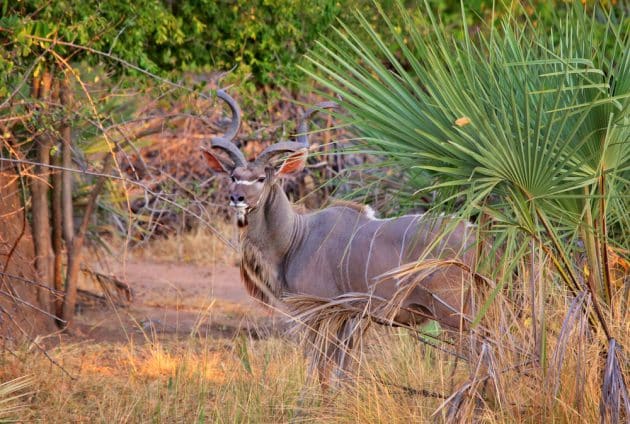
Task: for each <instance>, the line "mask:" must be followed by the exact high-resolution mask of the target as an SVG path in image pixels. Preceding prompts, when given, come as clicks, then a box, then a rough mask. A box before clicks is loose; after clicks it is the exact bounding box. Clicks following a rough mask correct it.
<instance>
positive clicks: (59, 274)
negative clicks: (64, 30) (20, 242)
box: [52, 79, 74, 325]
mask: <svg viewBox="0 0 630 424" xmlns="http://www.w3.org/2000/svg"><path fill="white" fill-rule="evenodd" d="M69 94H70V93H69V87H68V84H67V80H66V79H62V80H61V81H60V88H59V101H60V102H61V105H62V107H63V109H64V111H68V110H69V107H68V106H69V105H70V95H69ZM59 135H60V136H61V146H60V147H61V148H60V149H59V150H58V151H57V152H56V153H55V155H54V156H53V157H52V161H53V164H54V165H57V166H60V167H62V168H64V169H62V170H60V169H55V170H54V171H53V193H52V217H53V219H52V220H53V232H52V234H53V251H54V253H55V267H54V287H55V290H57V292H58V293H62V292H63V291H64V278H63V240H65V242H66V248H67V249H70V245H71V243H72V236H73V233H74V229H73V222H72V220H73V217H72V187H71V184H72V178H71V177H72V176H71V174H70V171H69V168H70V166H71V163H70V162H71V150H70V149H71V147H70V146H71V143H72V140H71V128H70V119H69V117H65V119H64V120H63V121H62V123H61V126H60V128H59ZM54 311H55V315H56V316H57V317H61V315H62V314H63V298H60V297H57V298H56V299H55V302H54ZM58 324H60V325H61V322H58Z"/></svg>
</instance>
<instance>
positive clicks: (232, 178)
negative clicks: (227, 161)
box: [230, 175, 236, 183]
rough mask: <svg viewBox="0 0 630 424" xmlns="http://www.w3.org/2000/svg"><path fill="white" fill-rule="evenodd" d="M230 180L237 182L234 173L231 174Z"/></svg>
mask: <svg viewBox="0 0 630 424" xmlns="http://www.w3.org/2000/svg"><path fill="white" fill-rule="evenodd" d="M230 180H232V182H233V183H235V182H236V177H235V176H234V175H230Z"/></svg>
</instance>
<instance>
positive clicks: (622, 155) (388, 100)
mask: <svg viewBox="0 0 630 424" xmlns="http://www.w3.org/2000/svg"><path fill="white" fill-rule="evenodd" d="M575 3H576V4H575V5H574V7H569V8H568V9H566V10H565V11H564V12H565V13H564V14H563V16H562V17H558V18H557V19H556V23H555V25H554V27H553V28H542V27H540V26H538V25H537V24H536V22H535V21H534V20H533V18H532V17H530V16H528V15H527V13H526V12H525V10H524V9H522V8H520V9H519V7H520V6H519V7H516V8H515V9H512V12H510V13H507V14H506V15H504V16H502V17H500V18H497V19H496V20H495V19H493V20H492V22H490V23H489V24H488V26H487V27H486V28H483V29H482V30H481V31H479V32H477V34H476V35H474V36H473V35H471V33H472V31H470V30H469V29H468V28H466V19H465V18H463V19H462V22H463V24H462V25H463V31H462V32H461V33H462V34H463V35H462V36H461V38H460V39H457V38H455V37H452V36H450V35H449V32H448V31H447V30H446V29H445V28H444V27H443V26H442V25H441V24H440V22H439V20H438V19H436V17H435V16H434V15H433V14H432V13H431V10H430V8H429V6H428V4H427V3H425V7H424V9H423V13H425V16H426V24H425V25H417V17H416V18H415V19H412V17H411V16H410V14H409V12H408V11H407V9H405V8H404V7H403V6H402V5H401V4H400V3H399V4H398V6H399V7H398V13H399V14H400V17H401V18H402V21H403V22H404V23H405V28H404V29H403V31H400V30H399V28H396V26H394V25H393V24H391V21H390V20H389V18H388V17H387V15H386V14H385V13H382V19H383V20H384V21H385V22H386V24H387V26H388V28H389V30H390V33H389V34H387V36H388V39H389V38H393V39H394V40H395V41H396V45H395V46H393V47H392V46H391V45H388V44H386V43H384V42H383V41H382V38H381V36H380V35H379V34H378V33H377V32H375V31H374V29H373V28H372V26H371V25H370V22H368V20H366V19H365V18H364V17H363V16H362V15H361V14H360V13H358V14H357V16H356V19H357V22H358V24H359V25H358V26H354V27H350V26H348V25H346V24H344V23H343V22H342V23H339V25H338V28H337V29H336V30H335V33H334V35H333V36H331V37H330V38H323V39H322V41H321V42H320V43H319V45H318V48H317V49H316V50H314V51H313V52H312V53H311V54H310V55H309V56H308V57H307V58H308V60H309V61H310V62H311V64H312V65H313V66H312V67H310V68H303V69H304V70H305V72H307V73H308V74H309V75H310V76H311V77H312V78H314V79H315V80H316V81H318V82H319V83H320V84H322V85H323V86H324V87H326V88H328V89H329V90H331V91H332V92H333V93H335V95H336V96H339V97H341V98H342V99H343V101H342V104H343V106H344V108H345V109H346V110H347V115H345V119H347V120H349V121H350V123H351V124H352V125H354V127H355V129H356V131H357V133H358V134H359V135H360V137H361V138H362V139H363V140H364V142H365V143H364V146H365V147H364V149H366V150H367V151H370V152H379V153H381V154H382V155H384V156H385V157H386V158H387V163H388V165H393V166H395V167H397V169H399V170H400V172H402V173H404V174H405V175H406V177H407V180H408V181H409V182H413V181H421V180H422V178H419V176H425V177H428V178H430V179H431V181H432V184H431V185H430V186H428V187H417V186H413V184H407V187H408V189H409V191H410V193H407V194H411V195H414V194H418V193H421V192H432V191H436V192H437V193H439V195H438V199H441V200H440V202H438V205H437V206H438V207H439V206H440V205H445V204H448V203H449V202H452V201H453V199H455V198H459V199H460V200H461V198H462V197H463V198H464V201H460V202H459V203H460V204H461V205H462V206H461V209H460V211H459V212H460V213H461V215H463V216H471V215H483V216H485V217H487V219H488V220H489V221H490V222H492V225H493V226H494V228H495V229H497V228H498V229H499V230H500V232H501V233H502V234H503V236H501V237H497V239H498V240H504V249H505V250H504V252H505V257H507V258H509V259H510V260H513V261H515V260H517V259H518V256H519V255H523V254H525V252H526V249H522V248H520V247H522V246H523V245H528V243H514V237H520V239H519V240H521V241H529V242H530V243H533V245H534V246H536V248H537V249H542V250H543V251H544V252H545V254H546V255H548V257H549V258H550V259H551V261H552V263H553V264H554V267H555V270H556V276H557V280H558V281H560V282H561V283H562V284H563V285H564V286H565V287H566V288H567V289H568V290H569V291H570V292H571V293H573V295H578V294H579V293H581V292H585V293H588V294H589V295H590V298H591V301H592V305H593V307H592V308H586V307H585V308H584V310H585V311H586V312H587V313H588V314H589V318H590V322H591V325H592V327H593V328H594V329H598V330H601V333H600V334H603V336H604V337H605V339H606V340H607V342H608V344H609V352H608V354H609V360H616V358H617V357H618V356H617V355H618V354H620V353H619V352H620V348H618V347H615V346H617V345H616V342H615V338H618V337H619V335H616V334H614V333H613V330H612V329H611V325H610V324H611V322H612V321H613V320H614V319H615V318H617V319H618V318H620V317H615V316H614V311H615V310H616V309H615V308H614V305H619V304H620V303H625V302H626V301H627V299H623V297H624V296H627V293H624V292H623V290H621V289H618V288H617V287H616V286H615V285H614V284H613V279H614V278H613V272H612V270H611V268H612V264H611V255H614V256H615V257H624V256H626V258H627V253H628V248H629V246H630V244H629V242H630V234H629V231H628V228H629V225H628V224H630V222H629V219H630V218H628V217H629V216H630V215H629V212H630V211H629V209H630V208H629V207H628V206H629V203H628V193H629V190H628V188H630V113H629V111H630V35H629V34H630V31H629V27H630V20H628V19H626V18H624V17H623V16H618V12H619V11H615V10H609V11H605V10H602V9H598V8H595V9H593V10H587V9H585V8H584V7H583V6H582V5H581V4H580V2H575ZM377 6H378V5H377ZM398 21H400V20H398ZM343 118H344V117H342V119H343ZM506 234H507V236H506ZM510 240H512V242H509V241H510ZM482 310H483V309H482ZM477 318H480V317H477ZM477 321H478V319H477V320H475V322H477ZM542 356H543V359H544V352H543V355H542ZM543 362H544V360H543ZM613 362H614V361H613ZM611 366H612V365H611ZM613 368H614V367H613ZM615 381H617V383H618V384H619V385H621V386H624V387H623V389H620V390H621V392H623V393H625V396H626V397H625V402H626V406H625V407H626V408H630V406H629V405H630V403H629V402H628V398H627V391H626V389H625V383H624V382H623V379H620V380H615ZM606 384H607V383H606V382H605V383H604V385H606Z"/></svg>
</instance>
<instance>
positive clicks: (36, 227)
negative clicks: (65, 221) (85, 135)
mask: <svg viewBox="0 0 630 424" xmlns="http://www.w3.org/2000/svg"><path fill="white" fill-rule="evenodd" d="M51 88H52V73H51V72H50V71H48V70H47V71H44V73H43V74H42V78H41V82H40V81H39V80H38V79H37V78H36V79H35V80H34V81H33V92H34V93H36V94H37V95H38V97H39V99H42V100H45V101H46V100H48V99H49V98H50V94H51ZM45 108H46V107H45V105H44V106H43V107H42V109H45ZM44 113H45V111H44ZM42 125H45V123H44V122H42ZM51 145H52V138H51V136H50V133H49V132H48V131H46V130H44V131H43V133H42V134H41V135H40V136H39V137H37V139H36V141H35V148H36V152H37V159H36V160H37V162H38V165H37V166H35V170H34V175H33V176H32V177H31V178H32V180H31V193H32V215H33V244H34V247H35V269H36V270H37V276H38V280H39V282H40V283H41V284H43V285H46V286H50V285H51V282H52V247H51V238H50V233H51V231H50V221H49V220H50V216H49V215H50V214H49V210H48V187H49V183H48V181H49V167H48V165H49V164H50V148H51ZM38 299H39V302H40V305H41V307H42V309H44V310H46V311H48V310H50V293H49V291H48V290H46V289H44V288H42V289H40V290H39V293H38Z"/></svg>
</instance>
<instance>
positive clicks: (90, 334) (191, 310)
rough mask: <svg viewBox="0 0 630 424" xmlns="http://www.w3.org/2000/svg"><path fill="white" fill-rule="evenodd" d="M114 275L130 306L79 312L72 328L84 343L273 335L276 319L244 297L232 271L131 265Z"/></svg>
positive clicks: (223, 267)
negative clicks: (128, 288) (127, 290)
mask: <svg viewBox="0 0 630 424" xmlns="http://www.w3.org/2000/svg"><path fill="white" fill-rule="evenodd" d="M113 271H114V274H115V275H116V276H117V277H118V278H120V279H122V280H123V281H125V282H127V283H128V284H129V285H130V286H131V288H132V290H133V293H134V296H133V301H132V303H131V305H130V306H129V307H126V308H120V307H119V308H112V307H107V308H104V307H84V308H83V309H82V311H81V313H80V315H78V317H77V327H78V329H79V331H80V332H81V333H82V334H83V335H84V336H85V337H86V338H88V339H92V340H96V341H108V342H128V341H130V340H134V341H137V342H142V341H143V340H151V338H152V337H154V336H155V335H156V334H159V335H160V336H162V335H163V336H167V337H169V336H172V337H189V336H190V335H194V336H199V337H212V338H232V337H234V336H235V335H236V334H238V333H240V332H243V331H245V332H247V333H248V334H250V335H251V336H253V337H264V336H266V335H268V334H269V333H273V332H276V331H277V326H278V321H279V319H278V317H276V316H274V315H272V314H271V313H270V312H269V311H268V310H267V309H266V308H264V307H263V306H262V305H260V304H258V303H257V302H256V301H254V300H253V299H252V298H250V297H249V296H248V295H247V293H246V292H245V289H244V287H243V285H242V283H241V281H240V275H239V270H238V268H237V267H235V266H230V265H217V266H214V267H203V266H198V265H190V264H178V263H160V262H146V261H130V262H127V263H126V264H124V265H122V264H120V265H117V266H116V267H115V269H114V270H113Z"/></svg>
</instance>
